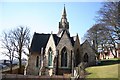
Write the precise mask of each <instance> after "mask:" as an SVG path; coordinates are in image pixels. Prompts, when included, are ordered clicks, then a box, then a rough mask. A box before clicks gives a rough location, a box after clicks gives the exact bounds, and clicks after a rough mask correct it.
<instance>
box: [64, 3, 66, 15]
mask: <svg viewBox="0 0 120 80" xmlns="http://www.w3.org/2000/svg"><path fill="white" fill-rule="evenodd" d="M63 15H65V16H66V10H65V4H64V10H63Z"/></svg>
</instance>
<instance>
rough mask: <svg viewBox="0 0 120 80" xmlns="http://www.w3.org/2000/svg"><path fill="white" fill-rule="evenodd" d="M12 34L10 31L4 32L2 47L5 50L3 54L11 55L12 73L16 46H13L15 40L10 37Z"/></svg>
mask: <svg viewBox="0 0 120 80" xmlns="http://www.w3.org/2000/svg"><path fill="white" fill-rule="evenodd" d="M10 35H11V34H10V32H9V33H6V32H4V33H3V37H2V39H1V42H2V48H3V50H4V51H3V52H2V54H5V55H6V56H8V57H9V60H10V73H12V63H13V59H14V52H15V47H14V46H13V43H12V42H13V41H12V39H11V38H10Z"/></svg>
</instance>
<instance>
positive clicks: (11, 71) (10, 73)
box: [10, 60, 12, 74]
mask: <svg viewBox="0 0 120 80" xmlns="http://www.w3.org/2000/svg"><path fill="white" fill-rule="evenodd" d="M10 74H12V61H11V60H10Z"/></svg>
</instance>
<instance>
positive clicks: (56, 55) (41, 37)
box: [25, 6, 95, 76]
mask: <svg viewBox="0 0 120 80" xmlns="http://www.w3.org/2000/svg"><path fill="white" fill-rule="evenodd" d="M66 16H67V14H66V9H65V6H64V10H63V14H62V18H61V21H60V22H59V31H58V33H57V34H53V33H51V34H39V33H34V35H33V39H32V43H31V50H30V52H31V54H30V56H29V60H28V64H27V67H26V71H25V72H26V74H28V75H50V76H51V75H63V74H68V73H71V72H72V70H73V69H74V67H77V66H78V65H79V64H80V63H81V62H86V63H87V64H88V66H90V65H94V64H95V51H94V50H93V48H92V47H91V46H90V44H89V42H88V41H85V42H84V43H83V44H81V45H80V41H79V36H78V34H77V35H76V36H70V32H69V22H68V21H67V17H66ZM76 21H77V20H76Z"/></svg>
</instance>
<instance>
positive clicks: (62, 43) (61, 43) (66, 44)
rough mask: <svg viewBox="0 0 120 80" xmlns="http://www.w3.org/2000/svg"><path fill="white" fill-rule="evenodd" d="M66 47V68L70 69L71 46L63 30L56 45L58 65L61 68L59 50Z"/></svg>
mask: <svg viewBox="0 0 120 80" xmlns="http://www.w3.org/2000/svg"><path fill="white" fill-rule="evenodd" d="M64 47H66V49H67V68H70V69H71V64H72V63H71V62H72V59H71V54H72V53H71V52H72V51H73V46H72V44H71V41H70V39H69V37H68V35H67V33H66V32H64V34H63V36H62V38H61V40H60V41H59V44H58V45H57V50H58V51H59V52H58V53H59V60H58V67H59V68H62V67H61V51H62V49H63V48H64Z"/></svg>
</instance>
